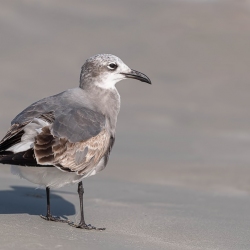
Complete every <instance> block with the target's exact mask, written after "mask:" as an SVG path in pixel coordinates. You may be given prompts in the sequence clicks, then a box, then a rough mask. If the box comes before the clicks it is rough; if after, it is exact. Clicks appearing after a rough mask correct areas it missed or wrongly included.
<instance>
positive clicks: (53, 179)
mask: <svg viewBox="0 0 250 250" xmlns="http://www.w3.org/2000/svg"><path fill="white" fill-rule="evenodd" d="M11 172H12V174H14V175H18V176H19V177H21V178H23V179H26V180H28V181H30V182H32V183H35V184H37V185H39V186H46V187H52V188H60V187H63V186H65V185H67V184H74V183H77V182H79V181H81V179H83V178H84V177H86V176H82V175H77V174H75V173H69V172H62V171H61V170H59V169H57V168H56V167H23V166H14V165H12V166H11Z"/></svg>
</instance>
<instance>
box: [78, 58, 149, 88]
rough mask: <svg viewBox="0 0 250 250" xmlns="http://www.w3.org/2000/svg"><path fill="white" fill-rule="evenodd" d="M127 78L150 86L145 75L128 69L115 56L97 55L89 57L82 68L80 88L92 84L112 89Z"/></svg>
mask: <svg viewBox="0 0 250 250" xmlns="http://www.w3.org/2000/svg"><path fill="white" fill-rule="evenodd" d="M128 78H132V79H136V80H139V81H142V82H146V83H149V84H151V81H150V79H149V78H148V77H147V76H146V75H144V74H142V73H140V72H139V71H136V70H133V69H130V68H129V67H128V66H127V65H126V64H125V63H124V62H123V61H122V60H121V59H120V58H118V57H117V56H114V55H110V54H98V55H95V56H93V57H90V58H89V59H88V60H87V61H86V62H85V63H84V65H83V66H82V70H81V75H80V87H81V88H84V87H85V85H92V84H94V85H96V86H98V87H100V88H103V89H112V88H114V87H115V84H116V83H117V82H119V81H121V80H123V79H128Z"/></svg>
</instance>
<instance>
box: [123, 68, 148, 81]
mask: <svg viewBox="0 0 250 250" xmlns="http://www.w3.org/2000/svg"><path fill="white" fill-rule="evenodd" d="M122 74H123V75H125V76H126V78H132V79H136V80H139V81H142V82H146V83H148V84H152V83H151V81H150V79H149V78H148V77H147V76H146V75H144V74H142V73H141V72H139V71H136V70H134V69H131V71H130V72H129V73H122Z"/></svg>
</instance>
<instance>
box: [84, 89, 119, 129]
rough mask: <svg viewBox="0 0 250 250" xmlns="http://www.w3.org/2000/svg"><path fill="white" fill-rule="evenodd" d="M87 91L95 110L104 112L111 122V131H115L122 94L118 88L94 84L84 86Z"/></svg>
mask: <svg viewBox="0 0 250 250" xmlns="http://www.w3.org/2000/svg"><path fill="white" fill-rule="evenodd" d="M83 90H84V91H86V92H87V96H88V98H89V99H90V101H91V103H92V105H93V107H94V109H95V111H97V112H100V113H102V114H104V115H105V116H106V118H107V120H108V122H109V126H110V129H111V131H113V132H114V131H115V127H116V122H117V116H118V113H119V111H120V95H119V93H118V91H117V89H116V88H115V87H114V88H112V89H103V88H101V87H98V86H95V85H92V86H91V87H88V88H86V87H85V88H83Z"/></svg>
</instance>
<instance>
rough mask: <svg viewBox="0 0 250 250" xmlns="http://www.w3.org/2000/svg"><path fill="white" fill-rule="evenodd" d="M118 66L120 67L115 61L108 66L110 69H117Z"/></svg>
mask: <svg viewBox="0 0 250 250" xmlns="http://www.w3.org/2000/svg"><path fill="white" fill-rule="evenodd" d="M117 67H118V66H117V64H115V63H110V64H109V65H108V68H109V69H112V70H115V69H116V68H117Z"/></svg>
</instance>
